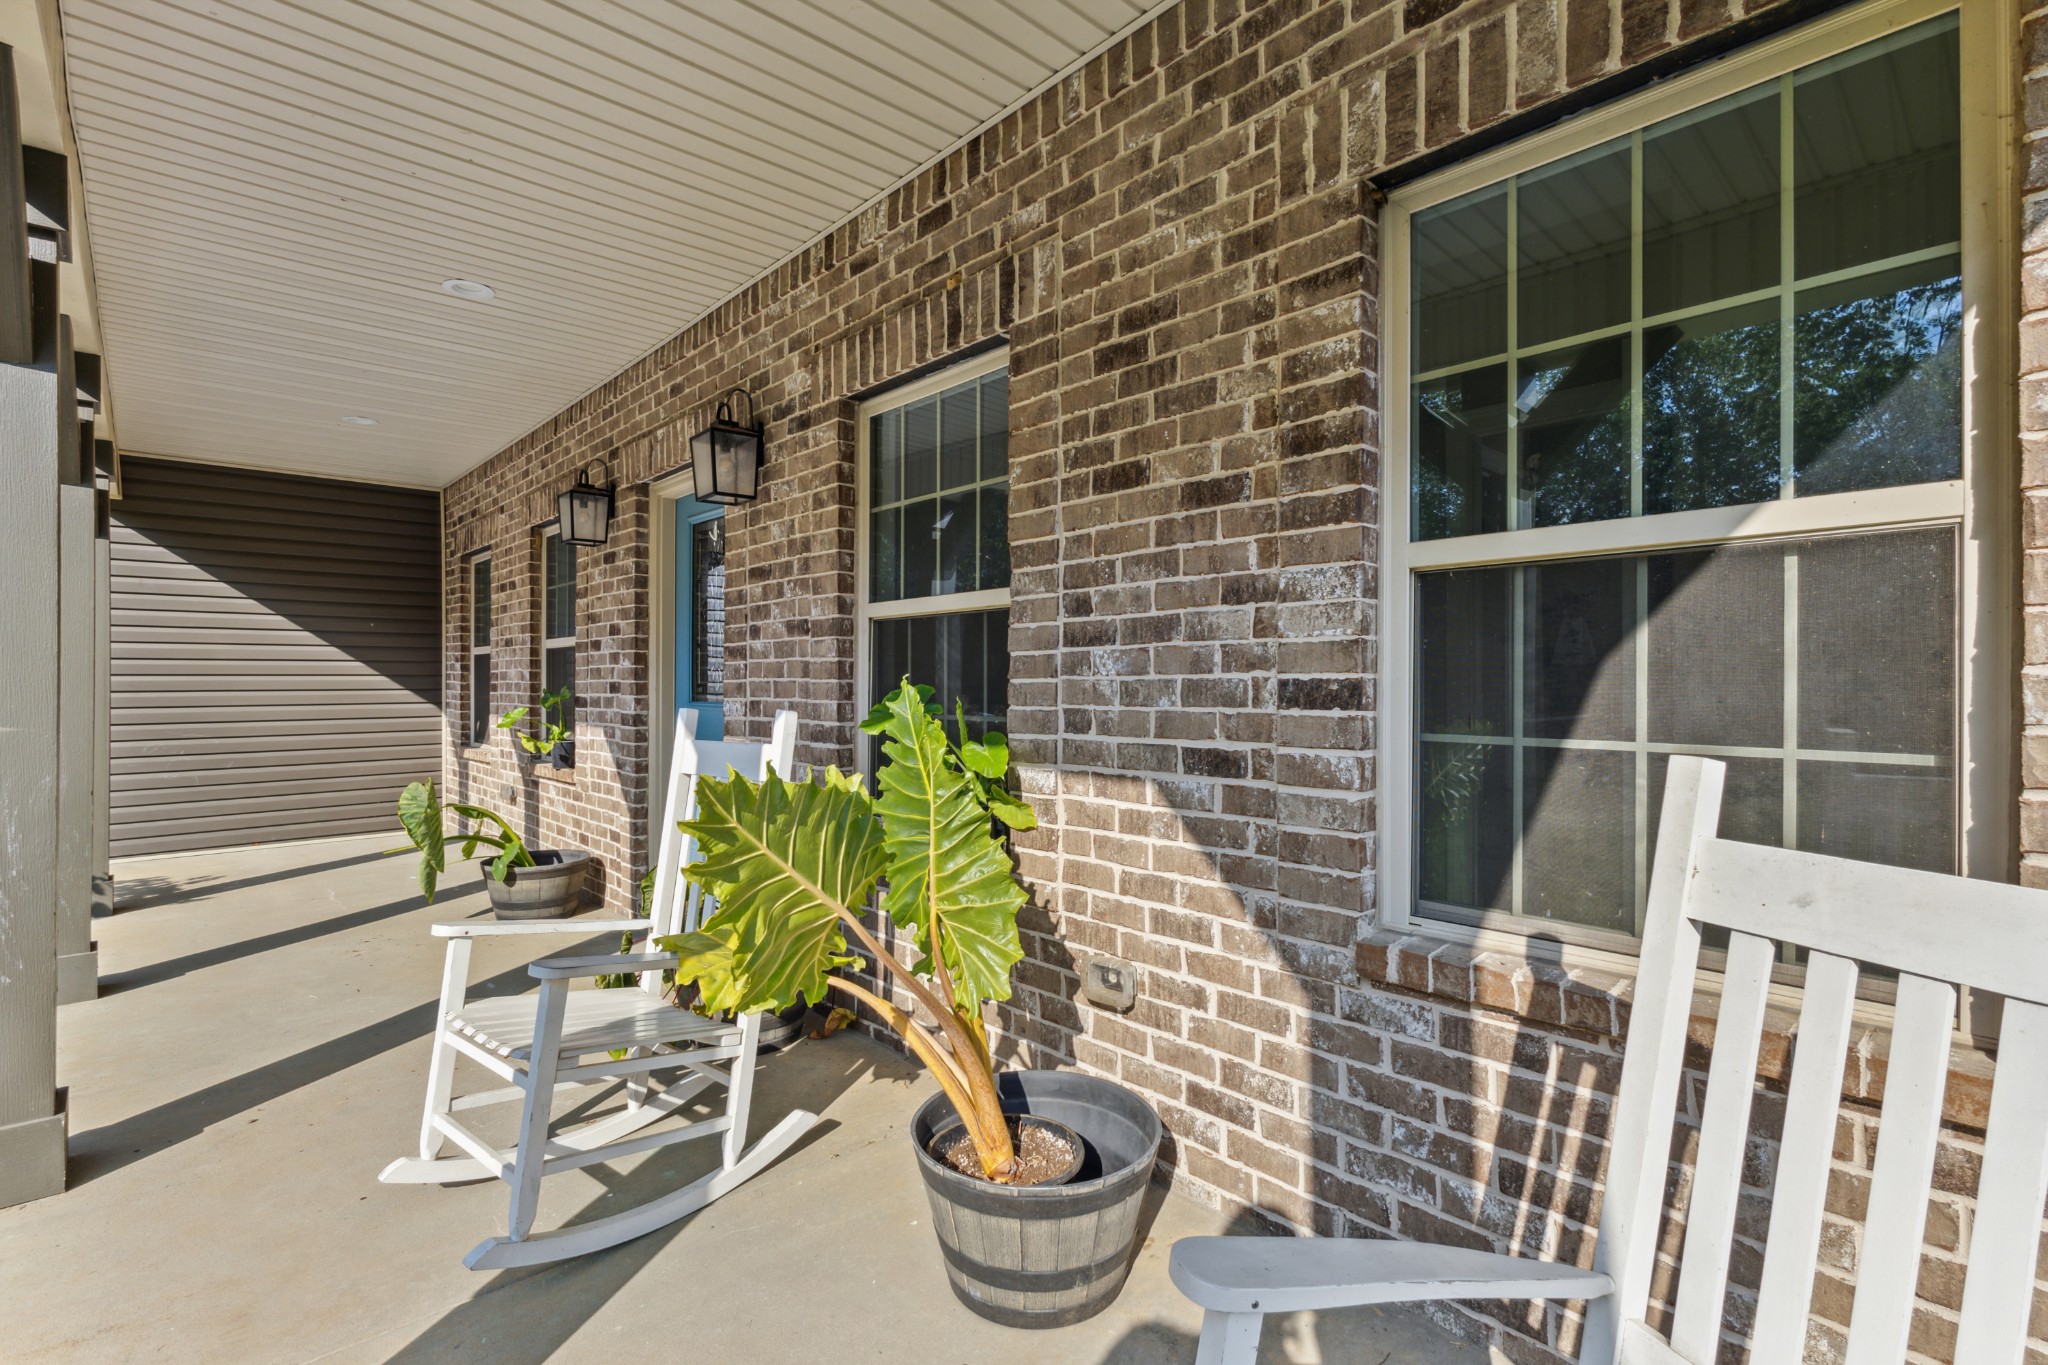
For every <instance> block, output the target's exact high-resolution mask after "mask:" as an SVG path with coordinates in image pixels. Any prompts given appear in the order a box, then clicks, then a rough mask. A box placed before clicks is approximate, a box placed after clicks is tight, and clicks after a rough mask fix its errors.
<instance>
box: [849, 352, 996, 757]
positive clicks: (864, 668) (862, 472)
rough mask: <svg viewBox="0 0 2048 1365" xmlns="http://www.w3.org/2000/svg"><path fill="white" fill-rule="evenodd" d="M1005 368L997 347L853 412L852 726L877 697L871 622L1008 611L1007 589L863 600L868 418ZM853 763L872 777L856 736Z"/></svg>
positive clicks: (865, 595)
mask: <svg viewBox="0 0 2048 1365" xmlns="http://www.w3.org/2000/svg"><path fill="white" fill-rule="evenodd" d="M1009 368H1010V348H1009V347H1008V346H998V347H995V348H994V349H992V350H989V351H985V352H983V353H982V354H980V355H977V356H972V357H970V358H968V359H966V360H963V361H961V362H960V363H958V364H957V365H948V366H947V367H946V368H944V369H942V370H937V371H934V372H933V373H931V374H928V375H926V376H924V377H923V378H922V379H916V380H912V381H911V382H909V383H907V384H899V385H897V386H896V387H894V388H891V389H887V390H884V391H883V392H881V393H878V394H876V395H874V396H873V397H872V398H869V399H867V400H865V401H864V402H862V403H861V404H860V405H859V406H858V407H857V408H855V410H854V421H853V429H854V443H853V470H854V479H853V482H854V489H855V508H856V511H855V514H854V515H855V526H856V530H855V532H854V553H853V577H854V587H853V601H854V613H853V699H854V701H853V717H854V720H855V722H856V723H858V722H859V721H860V719H861V718H862V717H864V716H866V715H867V713H868V712H869V711H871V710H872V709H874V706H875V703H876V702H878V701H880V700H881V698H880V697H876V696H872V695H870V694H871V693H872V692H873V691H874V688H873V687H872V685H871V684H870V682H869V679H868V673H869V670H870V668H871V666H872V665H873V662H874V660H873V655H874V645H873V635H874V623H875V622H877V621H888V620H894V619H898V618H901V617H906V616H952V615H956V614H958V613H963V612H972V611H995V610H997V609H999V608H1000V609H1002V610H1008V609H1009V606H1010V590H1009V588H1007V587H1001V588H983V589H978V590H977V591H974V592H953V593H941V594H939V595H937V596H933V597H908V598H898V599H897V600H896V601H894V602H870V601H869V600H868V550H869V545H868V540H869V535H870V532H871V529H872V527H871V522H870V519H869V505H870V501H871V499H870V497H869V491H870V490H869V487H868V484H869V477H868V476H869V472H870V470H869V462H868V425H869V424H868V419H869V418H870V417H872V416H874V415H875V414H876V413H879V412H887V411H889V410H890V409H892V408H900V407H906V406H908V405H909V404H912V403H915V402H917V401H918V400H919V399H921V398H929V397H930V396H931V395H933V394H935V393H940V392H943V391H944V390H946V389H950V388H952V387H953V386H954V385H956V384H963V383H965V382H967V381H968V380H970V379H980V378H981V377H982V376H983V375H988V374H994V373H996V372H997V371H1006V370H1008V369H1009ZM854 764H855V766H856V767H857V768H859V769H860V771H862V772H865V773H868V774H869V776H873V773H872V772H871V771H870V770H871V768H872V766H873V765H872V764H871V763H870V762H869V759H868V746H867V745H866V744H863V743H861V742H860V739H859V735H858V732H856V736H855V741H854Z"/></svg>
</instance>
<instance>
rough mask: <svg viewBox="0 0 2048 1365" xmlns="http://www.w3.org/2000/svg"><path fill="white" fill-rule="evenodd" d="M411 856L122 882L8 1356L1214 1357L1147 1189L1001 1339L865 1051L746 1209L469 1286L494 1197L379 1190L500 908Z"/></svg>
mask: <svg viewBox="0 0 2048 1365" xmlns="http://www.w3.org/2000/svg"><path fill="white" fill-rule="evenodd" d="M390 842H391V840H390V838H389V837H386V836H372V837H370V838H368V839H363V840H350V841H337V842H334V843H327V844H319V845H306V846H302V847H297V848H291V847H287V848H275V849H259V850H248V851H238V852H232V853H219V854H205V855H197V856H187V857H179V858H159V859H149V860H136V861H134V862H132V863H130V864H128V865H127V866H124V867H121V868H119V869H117V873H116V875H117V877H118V878H120V882H119V883H117V886H125V887H128V888H130V889H131V891H132V890H133V889H134V888H138V887H140V888H146V896H145V897H144V898H143V903H142V904H137V905H132V906H131V904H130V903H129V900H130V898H129V897H128V896H123V897H122V898H121V899H122V908H123V913H121V914H118V915H116V916H115V917H114V918H112V919H110V920H100V921H97V922H96V928H97V932H98V934H99V939H100V953H101V963H102V965H103V968H104V970H105V972H106V973H107V976H108V985H109V987H110V989H109V990H108V992H107V994H106V995H105V996H103V998H101V999H99V1000H96V1001H90V1002H86V1003H81V1004H77V1005H68V1006H66V1007H65V1008H64V1010H63V1011H62V1013H61V1015H60V1030H61V1048H62V1055H61V1058H60V1068H61V1070H60V1080H61V1081H62V1082H63V1083H64V1084H67V1085H69V1086H70V1087H71V1124H72V1139H71V1151H72V1158H71V1183H72V1188H71V1190H70V1191H69V1192H67V1193H65V1194H63V1195H61V1196H58V1197H56V1198H54V1199H46V1200H43V1201H41V1202H39V1203H35V1204H30V1205H26V1206H23V1207H20V1208H15V1209H8V1210H0V1342H4V1343H5V1348H4V1354H5V1355H6V1357H7V1359H9V1360H10V1361H25V1360H38V1361H41V1360H74V1359H75V1360H84V1359H91V1360H95V1361H109V1360H111V1361H129V1360H150V1361H173V1362H181V1361H204V1362H223V1361H232V1362H245V1361H246V1362H300V1361H314V1360H319V1361H404V1362H416V1363H418V1365H426V1363H427V1362H441V1361H450V1360H488V1361H492V1362H509V1363H511V1365H519V1363H521V1362H538V1361H543V1360H559V1361H584V1360H614V1361H616V1360H621V1359H633V1358H637V1357H640V1356H642V1355H643V1354H646V1353H648V1352H649V1351H653V1352H656V1353H657V1354H660V1355H679V1356H682V1357H687V1358H690V1359H704V1360H722V1361H734V1362H741V1363H742V1365H783V1363H784V1362H790V1363H791V1365H794V1362H804V1361H812V1360H820V1359H823V1360H828V1361H859V1362H867V1361H876V1362H882V1361H888V1362H903V1365H926V1363H927V1362H955V1363H959V1365H965V1363H966V1362H981V1361H1000V1362H1020V1363H1028V1362H1060V1363H1061V1365H1066V1363H1068V1362H1073V1363H1074V1365H1098V1363H1099V1365H1167V1362H1186V1361H1192V1360H1193V1358H1194V1335H1195V1330H1196V1327H1197V1324H1198V1320H1199V1314H1198V1312H1197V1311H1196V1310H1195V1309H1194V1307H1193V1306H1192V1305H1190V1304H1189V1303H1187V1302H1186V1301H1185V1300H1184V1299H1182V1298H1181V1297H1180V1295H1179V1294H1178V1293H1177V1292H1176V1291H1175V1290H1174V1288H1173V1286H1172V1285H1171V1284H1170V1283H1169V1282H1168V1280H1167V1277H1166V1253H1167V1249H1168V1247H1170V1246H1171V1244H1172V1242H1173V1240H1174V1239H1175V1238H1177V1237H1182V1236H1187V1235H1191V1234H1195V1233H1203V1232H1215V1231H1220V1230H1222V1229H1223V1228H1224V1226H1225V1225H1226V1220H1225V1217H1224V1215H1221V1214H1219V1213H1217V1212H1215V1211H1213V1210H1210V1209H1207V1208H1204V1207H1201V1206H1200V1205H1198V1204H1196V1203H1194V1202H1193V1201H1191V1200H1188V1199H1185V1198H1182V1197H1180V1196H1177V1195H1172V1194H1168V1193H1167V1192H1165V1191H1164V1190H1163V1189H1155V1191H1154V1196H1153V1199H1152V1203H1151V1216H1152V1225H1151V1229H1150V1235H1149V1237H1148V1238H1147V1239H1146V1241H1145V1243H1144V1245H1143V1246H1142V1248H1141V1250H1140V1252H1139V1255H1138V1259H1137V1262H1136V1264H1135V1266H1134V1267H1133V1269H1132V1272H1131V1278H1130V1282H1129V1284H1128V1285H1127V1286H1126V1287H1125V1289H1124V1291H1123V1294H1122V1296H1121V1297H1120V1298H1119V1299H1118V1301H1117V1302H1116V1304H1114V1305H1113V1306H1112V1307H1111V1308H1110V1309H1109V1311H1108V1312H1106V1313H1104V1314H1102V1315H1101V1316H1100V1317H1097V1318H1096V1319H1094V1320H1092V1321H1090V1322H1088V1323H1085V1324H1082V1325H1080V1326H1077V1327H1072V1328H1068V1329H1065V1330H1062V1331H1059V1332H1055V1333H1020V1332H1014V1331H1009V1330H1007V1329H1003V1328H999V1327H994V1326H991V1325H989V1324H987V1323H984V1322H982V1321H980V1320H979V1319H977V1318H975V1317H973V1316H972V1315H970V1314H969V1313H968V1312H967V1311H966V1310H965V1309H964V1308H961V1307H960V1306H959V1305H958V1304H956V1303H955V1302H954V1300H953V1298H952V1295H951V1293H950V1291H949V1290H948V1289H947V1287H946V1282H945V1275H944V1271H943V1269H942V1268H941V1263H940V1260H939V1256H938V1252H937V1249H936V1246H935V1244H934V1242H933V1240H932V1236H931V1230H930V1227H929V1213H928V1210H927V1208H926V1204H925V1197H924V1192H923V1189H922V1187H921V1186H920V1185H919V1183H918V1179H917V1173H916V1170H915V1168H914V1166H913V1163H912V1161H911V1159H910V1155H909V1152H908V1151H907V1149H906V1147H905V1142H906V1139H905V1137H904V1133H903V1130H904V1128H905V1126H906V1125H907V1123H908V1120H909V1117H910V1114H911V1112H912V1110H913V1109H914V1108H915V1107H916V1105H917V1103H918V1102H919V1101H921V1100H922V1099H923V1097H924V1096H925V1095H926V1094H927V1093H929V1091H930V1088H931V1086H930V1082H929V1080H927V1079H926V1078H925V1077H924V1076H923V1074H922V1072H921V1071H919V1070H918V1069H917V1068H915V1067H913V1066H911V1065H909V1064H908V1063H907V1062H906V1061H905V1060H904V1059H903V1058H902V1057H900V1056H898V1055H897V1054H896V1053H894V1052H892V1051H890V1050H888V1049H886V1048H884V1047H881V1046H880V1045H878V1044H876V1043H874V1042H872V1041H870V1040H867V1039H864V1038H859V1037H851V1036H846V1035H841V1036H840V1037H836V1038H833V1039H830V1040H828V1041H825V1042H808V1041H806V1042H801V1043H799V1044H797V1045H796V1046H795V1047H793V1048H791V1049H789V1050H788V1051H786V1052H783V1053H780V1054H777V1055H775V1056H772V1057H770V1058H768V1059H767V1060H766V1061H765V1062H764V1064H763V1067H762V1070H761V1073H760V1079H759V1082H758V1085H757V1088H756V1092H755V1093H756V1100H755V1108H754V1115H755V1127H756V1128H757V1130H759V1129H765V1128H767V1127H769V1126H770V1125H772V1124H773V1123H774V1122H775V1121H776V1120H777V1119H778V1118H780V1117H781V1115H782V1114H784V1113H786V1112H787V1111H788V1110H789V1109H790V1108H791V1107H794V1106H796V1105H799V1104H801V1105H803V1106H806V1107H809V1108H811V1109H814V1110H816V1111H818V1112H819V1113H820V1114H822V1115H823V1116H824V1119H825V1122H824V1123H822V1124H820V1125H819V1127H818V1128H817V1129H815V1130H814V1131H813V1133H812V1134H811V1136H810V1138H809V1139H808V1140H807V1141H806V1142H805V1143H804V1144H803V1145H801V1146H799V1147H798V1148H797V1149H796V1150H795V1151H794V1152H793V1153H791V1154H790V1155H789V1156H787V1157H786V1158H784V1160H783V1161H782V1162H781V1163H780V1164H779V1165H778V1166H776V1167H773V1168H771V1169H770V1170H769V1171H768V1172H767V1173H766V1174H764V1175H762V1176H761V1177H759V1178H757V1179H756V1180H754V1181H752V1182H751V1183H749V1184H747V1185H745V1186H743V1187H741V1188H740V1189H739V1190H738V1191H736V1192H735V1193H733V1194H731V1195H728V1196H727V1197H726V1198H725V1199H723V1200H721V1201H719V1202H718V1203H716V1204H714V1205H712V1206H711V1207H710V1208H708V1209H706V1210H704V1211H703V1212H701V1213H699V1214H697V1215H696V1216H695V1217H693V1218H690V1219H687V1220H685V1221H684V1222H682V1223H681V1224H678V1225H677V1226H675V1227H672V1228H669V1229H666V1230H664V1231H662V1232H658V1233H655V1234H653V1235H651V1236H648V1237H645V1238H642V1239H640V1240H639V1241H637V1242H633V1243H629V1244H627V1245H626V1246H623V1247H619V1248H616V1249H614V1250H612V1251H609V1252H605V1253H602V1254H599V1255H595V1256H590V1257H586V1258H584V1259H582V1260H580V1261H575V1262H570V1263H567V1264H564V1265H558V1266H553V1267H547V1268H541V1269H535V1270H522V1271H505V1272H498V1273H495V1274H486V1275H477V1274H473V1273H472V1272H470V1271H468V1270H465V1269H463V1267H462V1261H461V1258H462V1255H463V1253H464V1252H466V1251H467V1250H468V1249H469V1248H470V1247H471V1246H472V1245H474V1244H475V1243H476V1242H478V1241H480V1240H482V1239H483V1238H484V1237H486V1236H489V1235H492V1234H493V1233H495V1232H498V1231H500V1230H502V1226H503V1222H502V1220H503V1218H504V1212H505V1209H504V1204H505V1201H504V1199H503V1197H502V1195H501V1191H502V1190H503V1186H501V1185H500V1184H498V1183H497V1182H495V1181H490V1182H480V1183H478V1184H474V1185H467V1186H459V1187H454V1188H449V1189H436V1188H433V1187H417V1186H415V1187H394V1186H385V1185H379V1184H378V1183H377V1182H376V1178H375V1177H376V1173H377V1171H378V1170H379V1169H380V1168H381V1167H382V1166H383V1165H384V1163H385V1162H386V1161H388V1160H389V1159H390V1158H392V1157H393V1156H397V1155H401V1154H403V1153H405V1152H407V1151H409V1150H411V1149H412V1147H413V1144H414V1143H415V1142H416V1140H417V1139H416V1132H417V1125H418V1122H419V1103H420V1096H421V1087H422V1085H423V1083H424V1070H425V1066H426V1056H427V1043H426V1040H427V1029H428V1026H429V1023H430V1021H431V1017H432V1010H433V1008H434V1006H433V1001H434V998H435V995H436V992H437V989H438V982H439V971H440V964H441V953H440V945H439V943H438V942H437V941H435V940H432V939H430V938H429V937H428V935H427V932H426V926H427V924H428V923H430V922H431V921H433V920H437V919H459V918H464V917H468V916H472V915H478V914H485V913H488V910H487V908H486V906H485V902H484V897H483V895H482V892H481V890H480V889H479V888H477V887H476V886H474V885H471V884H470V883H469V880H468V877H467V875H464V876H463V877H462V878H461V879H460V880H459V881H458V882H457V886H458V887H460V888H462V890H461V894H444V895H443V897H442V898H441V899H440V900H439V901H438V902H437V903H436V904H435V905H433V906H432V907H428V906H426V905H424V904H422V903H421V901H420V900H419V898H418V896H417V895H415V894H413V893H412V887H411V875H412V863H411V860H410V859H407V858H392V859H388V860H387V859H382V858H376V857H373V856H369V855H371V854H373V853H374V852H375V850H376V849H378V848H382V847H387V846H388V845H389V844H390ZM131 911H132V912H131ZM593 942H595V940H593ZM529 947H530V945H529ZM548 951H563V949H561V948H559V947H557V946H555V945H550V947H549V949H548ZM529 955H530V954H529V953H527V952H523V951H522V950H521V946H520V945H519V944H518V943H517V942H516V941H506V940H484V941H481V942H480V943H479V944H478V948H477V954H476V964H475V970H474V971H473V973H472V979H473V981H476V982H479V983H488V984H487V985H485V986H484V987H483V989H489V990H494V991H522V990H525V989H527V988H528V987H529V986H530V985H531V982H530V980H529V979H528V978H527V976H526V974H525V971H524V964H525V961H526V959H527V957H528V956H529ZM117 983H118V986H119V988H118V989H111V987H113V986H115V985H116V984H117ZM493 1117H498V1116H496V1115H494V1116H493ZM510 1117H511V1114H510V1110H509V1109H507V1110H505V1111H504V1112H503V1117H502V1118H500V1122H501V1123H502V1122H504V1121H505V1120H509V1118H510ZM486 1127H487V1131H488V1126H487V1125H486ZM697 1146H699V1144H691V1147H697ZM709 1160H710V1153H709V1151H708V1150H702V1151H691V1150H690V1149H689V1148H681V1149H670V1150H669V1151H666V1152H657V1153H653V1154H651V1155H649V1156H646V1157H641V1158H634V1159H632V1160H630V1161H627V1162H622V1163H619V1164H618V1165H617V1166H615V1167H594V1168H591V1169H589V1170H586V1171H582V1172H578V1173H576V1174H572V1175H566V1176H561V1177H557V1178H555V1179H553V1180H551V1181H549V1182H548V1184H549V1189H548V1190H547V1192H546V1195H545V1197H544V1198H543V1201H542V1208H541V1223H540V1225H541V1226H544V1227H545V1226H554V1225H557V1224H559V1223H560V1222H563V1221H567V1220H569V1219H572V1218H576V1217H579V1216H596V1215H597V1214H599V1213H606V1212H611V1211H613V1210H614V1209H615V1208H617V1207H619V1206H621V1205H622V1204H624V1203H627V1202H633V1201H637V1200H638V1199H639V1198H641V1197H643V1196H644V1195H645V1194H646V1193H649V1192H657V1191H660V1190H664V1189H668V1188H671V1187H672V1186H673V1185H674V1184H676V1183H680V1182H681V1181H683V1180H685V1179H687V1178H689V1176H690V1175H691V1174H693V1173H694V1171H695V1169H696V1167H697V1166H698V1165H699V1164H700V1163H705V1162H708V1161H709ZM662 1343H665V1344H662ZM1260 1358H1261V1360H1262V1361H1272V1362H1297V1363H1299V1365H1308V1363H1309V1362H1319V1361H1320V1362H1332V1363H1333V1365H1334V1362H1338V1361H1343V1362H1361V1363H1362V1365H1420V1363H1421V1362H1429V1363H1430V1365H1467V1363H1468V1362H1480V1361H1483V1360H1484V1359H1485V1353H1484V1352H1482V1351H1479V1350H1477V1349H1475V1348H1473V1347H1471V1346H1468V1345H1463V1344H1460V1343H1456V1342H1454V1341H1452V1340H1451V1339H1449V1338H1446V1337H1443V1336H1441V1335H1439V1334H1438V1332H1437V1330H1436V1329H1435V1328H1434V1326H1433V1325H1432V1324H1431V1323H1429V1322H1428V1321H1427V1320H1426V1319H1424V1318H1423V1317H1421V1316H1420V1315H1419V1314H1412V1313H1396V1312H1387V1311H1381V1310H1358V1311H1355V1312H1348V1313H1341V1314H1322V1315H1319V1316H1318V1315H1308V1314H1303V1315H1300V1316H1299V1317H1298V1318H1297V1319H1294V1320H1287V1319H1281V1318H1275V1319H1272V1320H1269V1322H1268V1324H1267V1332H1266V1340H1265V1344H1264V1348H1263V1350H1262V1352H1261V1356H1260Z"/></svg>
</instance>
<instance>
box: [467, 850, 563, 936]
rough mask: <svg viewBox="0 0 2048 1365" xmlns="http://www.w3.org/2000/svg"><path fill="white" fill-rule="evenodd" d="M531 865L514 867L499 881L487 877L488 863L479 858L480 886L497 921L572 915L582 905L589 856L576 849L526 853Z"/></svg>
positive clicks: (556, 917)
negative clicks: (485, 891)
mask: <svg viewBox="0 0 2048 1365" xmlns="http://www.w3.org/2000/svg"><path fill="white" fill-rule="evenodd" d="M529 851H530V852H531V853H532V854H533V861H534V866H532V867H515V868H512V869H511V870H509V871H508V872H506V873H505V880H504V881H502V882H501V881H499V880H498V879H497V878H495V877H493V876H492V875H491V860H490V859H488V858H479V859H478V860H477V866H478V867H480V868H482V869H483V873H484V887H485V889H486V890H488V891H489V892H490V896H491V909H492V910H493V911H494V912H496V914H497V917H498V918H499V919H560V918H562V917H563V916H564V915H573V914H575V913H576V911H577V909H578V908H579V907H580V906H581V905H582V904H583V879H584V877H585V876H587V875H588V874H589V872H590V855H589V854H588V853H586V852H584V851H583V850H582V849H580V848H572V849H549V848H536V849H532V850H529Z"/></svg>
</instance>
